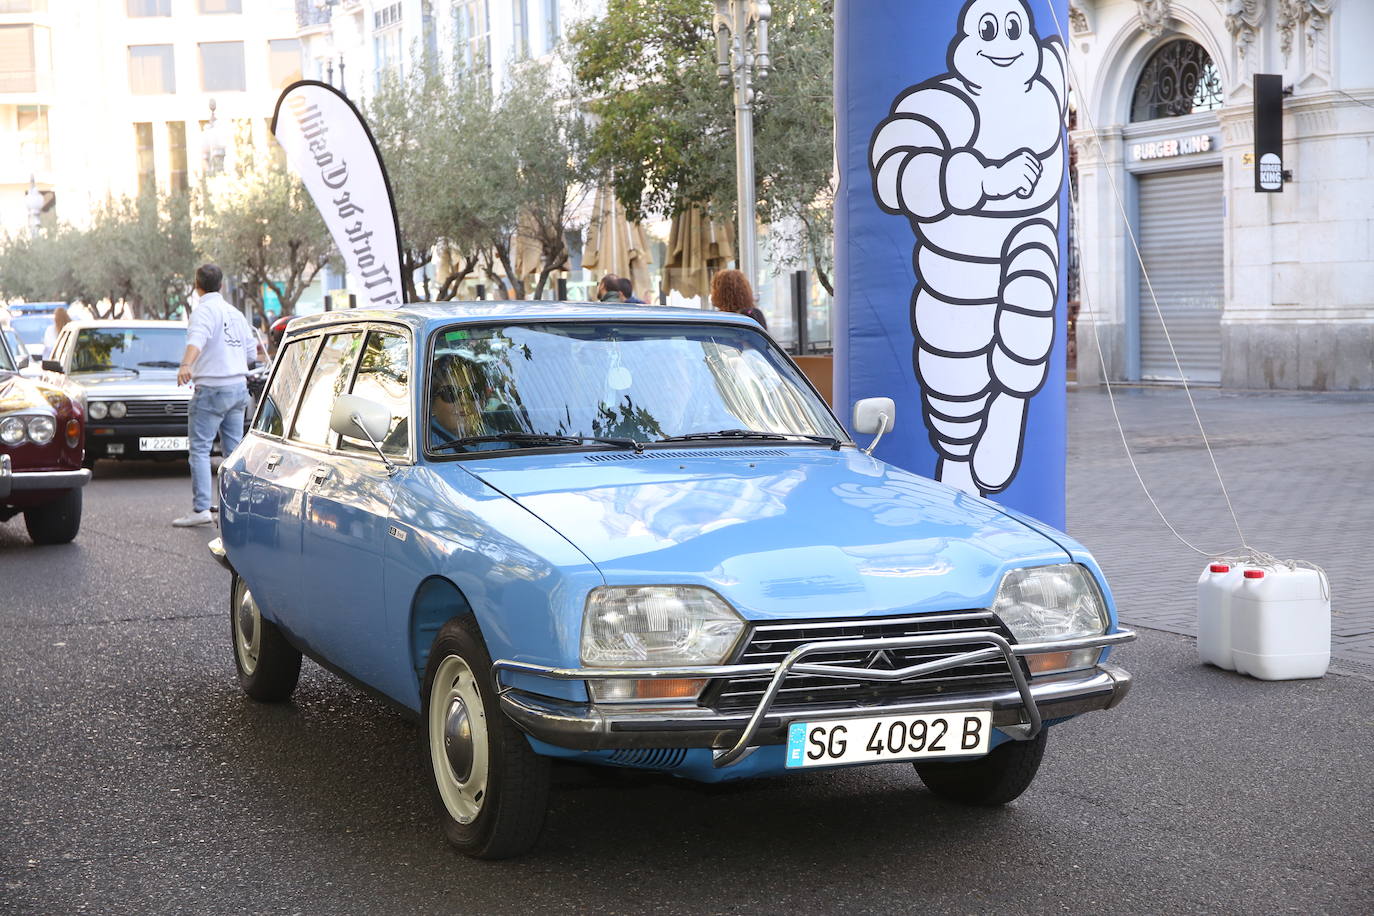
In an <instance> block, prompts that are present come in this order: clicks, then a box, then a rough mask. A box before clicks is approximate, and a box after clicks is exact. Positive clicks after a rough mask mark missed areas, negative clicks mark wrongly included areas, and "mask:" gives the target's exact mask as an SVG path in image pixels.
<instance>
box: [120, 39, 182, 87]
mask: <svg viewBox="0 0 1374 916" xmlns="http://www.w3.org/2000/svg"><path fill="white" fill-rule="evenodd" d="M129 91H130V92H132V93H133V94H134V95H165V94H168V93H172V92H176V91H177V76H176V67H175V66H174V62H173V57H172V46H171V45H129Z"/></svg>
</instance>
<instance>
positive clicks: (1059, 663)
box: [1026, 652, 1073, 674]
mask: <svg viewBox="0 0 1374 916" xmlns="http://www.w3.org/2000/svg"><path fill="white" fill-rule="evenodd" d="M1072 659H1073V653H1072V652H1040V653H1037V654H1035V655H1027V656H1026V664H1027V665H1029V666H1030V672H1031V674H1044V673H1045V672H1046V671H1062V670H1063V669H1065V668H1067V667H1069V666H1070V665H1071V664H1072V663H1073V661H1072Z"/></svg>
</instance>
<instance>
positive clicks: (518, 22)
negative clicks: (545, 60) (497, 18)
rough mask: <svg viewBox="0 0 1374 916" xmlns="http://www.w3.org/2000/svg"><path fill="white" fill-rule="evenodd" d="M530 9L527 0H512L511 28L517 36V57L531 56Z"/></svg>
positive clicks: (522, 58)
mask: <svg viewBox="0 0 1374 916" xmlns="http://www.w3.org/2000/svg"><path fill="white" fill-rule="evenodd" d="M529 13H530V11H529V8H528V5H527V4H526V2H525V0H510V18H511V30H512V34H513V35H514V36H515V59H516V60H524V59H525V58H527V57H529V56H530V15H529Z"/></svg>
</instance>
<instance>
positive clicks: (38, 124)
mask: <svg viewBox="0 0 1374 916" xmlns="http://www.w3.org/2000/svg"><path fill="white" fill-rule="evenodd" d="M16 114H17V116H18V118H17V121H18V127H19V158H20V159H21V160H22V161H23V162H24V163H26V164H28V165H30V166H31V167H32V168H38V169H50V168H52V156H51V153H52V149H51V147H50V146H49V143H48V109H47V106H45V105H20V106H18V108H17V110H16Z"/></svg>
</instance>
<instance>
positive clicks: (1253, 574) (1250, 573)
mask: <svg viewBox="0 0 1374 916" xmlns="http://www.w3.org/2000/svg"><path fill="white" fill-rule="evenodd" d="M1245 578H1247V579H1263V578H1264V570H1262V569H1247V570H1246V571H1245Z"/></svg>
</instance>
